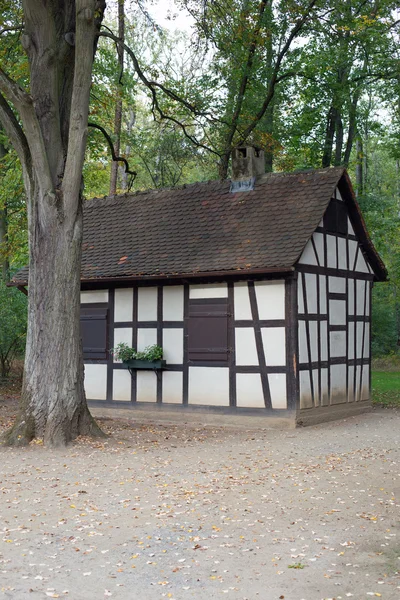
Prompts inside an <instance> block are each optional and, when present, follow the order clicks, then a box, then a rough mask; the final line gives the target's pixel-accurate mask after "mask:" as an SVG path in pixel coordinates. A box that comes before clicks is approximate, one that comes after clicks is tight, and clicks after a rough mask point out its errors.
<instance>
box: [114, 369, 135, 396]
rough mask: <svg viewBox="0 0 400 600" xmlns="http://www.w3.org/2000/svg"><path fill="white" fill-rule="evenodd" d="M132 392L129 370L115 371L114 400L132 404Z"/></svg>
mask: <svg viewBox="0 0 400 600" xmlns="http://www.w3.org/2000/svg"><path fill="white" fill-rule="evenodd" d="M131 392H132V377H131V374H130V373H129V371H128V369H124V370H123V371H122V370H121V371H120V370H119V369H114V373H113V400H119V401H120V402H130V400H131Z"/></svg>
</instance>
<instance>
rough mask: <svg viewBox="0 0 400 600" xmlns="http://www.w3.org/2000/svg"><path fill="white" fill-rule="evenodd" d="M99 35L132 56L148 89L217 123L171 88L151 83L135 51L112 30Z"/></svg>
mask: <svg viewBox="0 0 400 600" xmlns="http://www.w3.org/2000/svg"><path fill="white" fill-rule="evenodd" d="M107 29H108V28H107ZM98 35H99V37H105V38H109V39H111V40H113V41H114V42H115V43H116V44H118V45H120V46H122V47H123V48H124V50H125V51H126V52H127V54H128V55H129V56H130V58H131V60H132V62H133V66H134V68H135V71H136V73H137V75H138V77H139V79H140V80H141V82H142V83H143V84H144V85H145V86H146V87H147V88H149V89H150V90H151V89H154V88H158V89H160V90H161V91H162V92H164V94H165V95H166V96H168V97H169V98H171V99H172V100H175V102H179V103H180V104H182V105H183V106H185V107H186V108H187V109H188V110H189V111H190V112H192V113H193V114H195V115H196V116H198V117H208V118H210V119H212V120H213V121H217V119H216V118H215V117H214V116H213V115H212V114H211V113H210V112H207V111H200V110H198V109H197V108H196V107H195V106H194V105H193V104H191V103H190V102H188V101H187V100H185V98H182V97H181V96H179V94H177V93H176V92H174V91H173V90H170V89H169V88H167V87H166V86H164V85H163V84H161V83H158V82H156V81H150V80H149V79H147V77H146V76H145V74H144V73H143V71H142V69H141V67H140V65H139V61H138V59H137V57H136V55H135V53H134V52H133V50H132V49H131V48H130V47H129V46H128V45H127V44H125V43H124V42H123V41H122V40H120V38H119V37H117V36H116V35H114V34H113V33H111V32H110V30H108V32H106V31H101V32H100V33H99V34H98Z"/></svg>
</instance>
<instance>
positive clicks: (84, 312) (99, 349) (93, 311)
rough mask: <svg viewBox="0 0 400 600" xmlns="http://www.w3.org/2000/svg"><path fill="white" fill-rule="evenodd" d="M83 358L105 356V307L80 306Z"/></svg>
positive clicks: (101, 357) (103, 357) (100, 357)
mask: <svg viewBox="0 0 400 600" xmlns="http://www.w3.org/2000/svg"><path fill="white" fill-rule="evenodd" d="M81 336H82V347H83V358H85V359H98V360H100V359H103V360H104V359H106V358H107V308H106V307H104V308H99V307H93V306H90V305H85V306H82V307H81Z"/></svg>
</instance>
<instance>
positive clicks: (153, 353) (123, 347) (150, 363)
mask: <svg viewBox="0 0 400 600" xmlns="http://www.w3.org/2000/svg"><path fill="white" fill-rule="evenodd" d="M112 353H113V355H114V356H115V358H116V359H117V360H121V361H122V363H123V364H124V366H125V367H126V368H127V369H129V370H131V369H154V370H158V369H164V368H165V365H166V364H167V362H166V361H165V360H163V349H162V348H161V347H160V346H157V344H154V345H153V346H147V348H145V349H144V350H143V351H142V352H138V351H137V350H135V349H134V348H131V347H130V346H128V344H125V343H124V342H121V343H120V344H118V345H117V347H116V348H114V349H113V350H112Z"/></svg>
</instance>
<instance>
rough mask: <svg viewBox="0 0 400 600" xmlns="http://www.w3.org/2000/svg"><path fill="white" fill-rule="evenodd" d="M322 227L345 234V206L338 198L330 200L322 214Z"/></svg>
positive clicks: (331, 231)
mask: <svg viewBox="0 0 400 600" xmlns="http://www.w3.org/2000/svg"><path fill="white" fill-rule="evenodd" d="M324 227H325V229H326V230H327V231H329V232H330V233H343V234H347V229H348V228H347V206H346V205H345V203H344V202H342V201H340V200H331V201H330V203H329V206H328V208H327V209H326V212H325V215H324Z"/></svg>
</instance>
